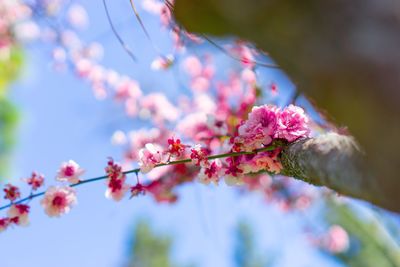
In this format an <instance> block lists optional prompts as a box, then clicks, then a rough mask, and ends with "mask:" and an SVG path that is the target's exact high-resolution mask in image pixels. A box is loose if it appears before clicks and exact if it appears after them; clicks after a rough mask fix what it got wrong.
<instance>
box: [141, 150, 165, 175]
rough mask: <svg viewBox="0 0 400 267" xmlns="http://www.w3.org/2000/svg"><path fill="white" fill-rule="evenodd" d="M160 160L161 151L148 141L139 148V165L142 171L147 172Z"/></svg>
mask: <svg viewBox="0 0 400 267" xmlns="http://www.w3.org/2000/svg"><path fill="white" fill-rule="evenodd" d="M161 161H162V152H161V150H160V149H159V148H158V147H156V146H155V145H153V144H151V143H148V144H146V145H145V147H144V148H142V149H141V150H139V166H140V171H141V172H142V173H148V172H149V171H151V170H152V169H153V168H154V167H155V166H156V165H157V164H159V163H161Z"/></svg>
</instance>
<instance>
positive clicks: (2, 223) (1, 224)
mask: <svg viewBox="0 0 400 267" xmlns="http://www.w3.org/2000/svg"><path fill="white" fill-rule="evenodd" d="M9 225H10V219H9V218H1V219H0V233H1V232H3V231H5V230H7V228H8V226H9Z"/></svg>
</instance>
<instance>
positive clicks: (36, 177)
mask: <svg viewBox="0 0 400 267" xmlns="http://www.w3.org/2000/svg"><path fill="white" fill-rule="evenodd" d="M25 181H26V183H27V184H28V185H30V186H31V188H32V191H36V190H37V189H38V188H40V187H41V186H42V185H43V184H44V176H43V174H38V173H36V172H33V173H32V175H31V177H29V178H27V179H25Z"/></svg>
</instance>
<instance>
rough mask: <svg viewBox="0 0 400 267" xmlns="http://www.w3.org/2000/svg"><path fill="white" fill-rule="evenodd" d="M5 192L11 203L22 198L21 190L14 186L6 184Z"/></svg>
mask: <svg viewBox="0 0 400 267" xmlns="http://www.w3.org/2000/svg"><path fill="white" fill-rule="evenodd" d="M3 191H4V193H5V196H4V198H5V199H8V200H10V201H11V202H13V201H15V200H16V199H18V198H20V197H21V192H20V191H19V188H18V187H16V186H14V185H12V184H6V185H5V187H4V189H3Z"/></svg>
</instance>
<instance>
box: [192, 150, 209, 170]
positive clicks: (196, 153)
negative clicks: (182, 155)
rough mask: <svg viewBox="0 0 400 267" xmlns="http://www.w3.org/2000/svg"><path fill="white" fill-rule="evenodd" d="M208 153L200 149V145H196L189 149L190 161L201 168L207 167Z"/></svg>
mask: <svg viewBox="0 0 400 267" xmlns="http://www.w3.org/2000/svg"><path fill="white" fill-rule="evenodd" d="M209 154H210V152H209V151H208V150H207V149H206V148H204V147H201V145H199V144H197V145H195V146H194V147H193V148H192V149H191V154H190V158H191V159H192V162H193V163H194V164H195V165H197V166H201V167H203V168H204V167H208V165H209V162H208V158H207V157H208V155H209Z"/></svg>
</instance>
